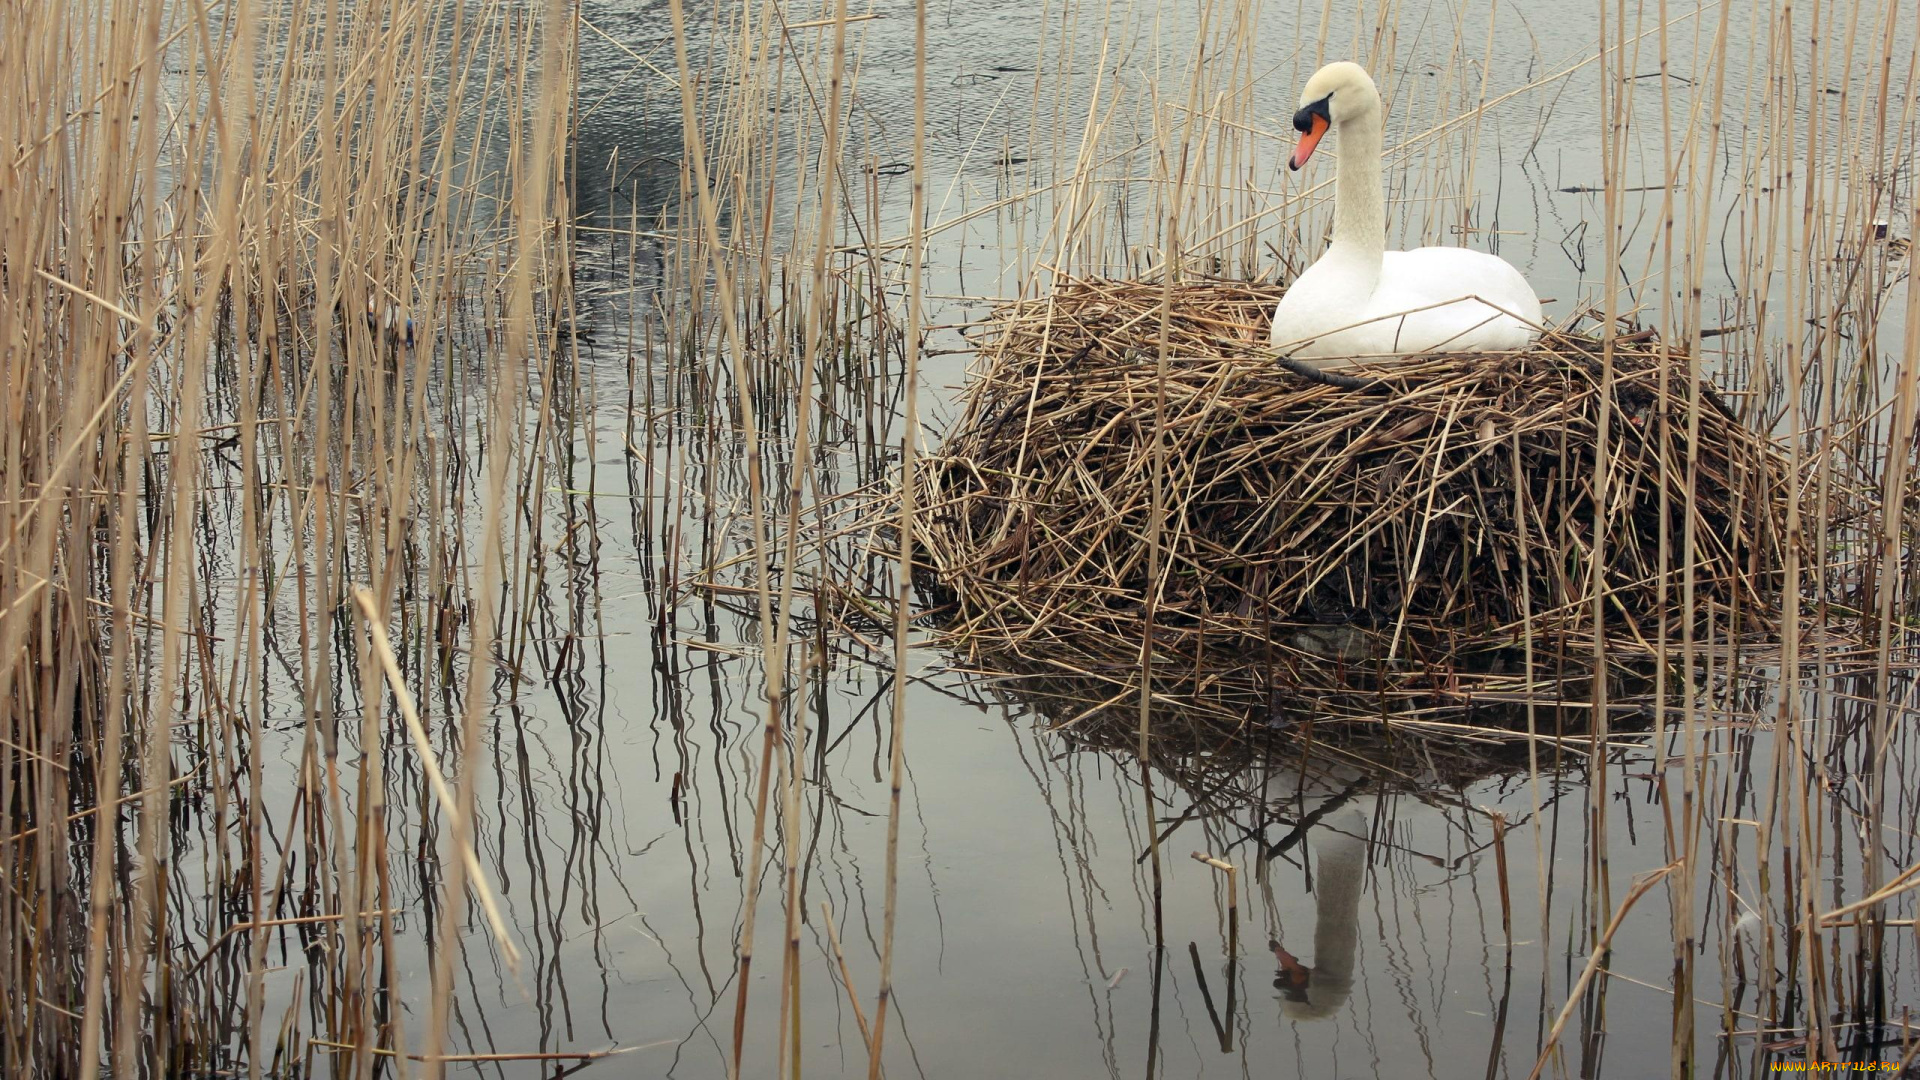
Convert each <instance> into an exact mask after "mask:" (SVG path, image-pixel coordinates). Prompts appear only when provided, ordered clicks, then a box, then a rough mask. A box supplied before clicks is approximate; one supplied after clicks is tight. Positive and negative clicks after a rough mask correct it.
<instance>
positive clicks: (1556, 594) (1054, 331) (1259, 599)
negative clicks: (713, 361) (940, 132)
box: [915, 279, 1792, 690]
mask: <svg viewBox="0 0 1920 1080" xmlns="http://www.w3.org/2000/svg"><path fill="white" fill-rule="evenodd" d="M1280 293H1281V289H1279V288H1278V287H1273V286H1263V285H1249V284H1244V283H1236V282H1222V281H1208V280H1200V281H1190V282H1181V283H1178V284H1174V285H1172V286H1171V287H1163V286H1162V285H1161V284H1159V283H1156V282H1143V281H1115V280H1104V279H1081V280H1072V281H1068V282H1065V283H1063V284H1062V285H1061V286H1060V287H1058V288H1057V289H1056V290H1055V291H1054V292H1052V293H1051V294H1050V295H1048V296H1045V297H1041V298H1036V299H1033V300H1029V301H1025V302H1021V303H1016V304H1012V305H1008V306H1006V307H1003V308H1001V309H999V310H998V311H996V312H995V313H994V314H993V315H992V316H991V317H990V318H989V319H988V320H986V321H985V322H984V323H983V324H981V325H979V326H977V327H976V328H975V331H976V336H977V338H978V340H979V341H980V350H979V354H978V357H977V360H976V364H975V367H974V371H973V378H972V380H971V381H970V382H969V383H968V385H967V387H966V390H965V394H964V400H965V404H964V410H963V412H962V414H961V419H960V421H959V423H958V424H957V425H956V426H955V427H954V429H953V430H951V431H950V432H949V433H948V434H947V436H946V438H945V440H944V442H943V443H942V445H941V447H940V450H939V453H938V454H937V455H933V456H930V457H928V458H927V459H925V460H924V461H923V462H922V464H921V467H920V469H919V470H918V471H917V472H916V474H915V479H916V485H917V488H918V497H919V500H920V504H921V505H922V506H923V507H925V511H924V513H922V514H921V515H920V517H919V518H918V519H917V522H916V525H917V534H916V536H915V541H916V544H917V545H918V546H919V547H921V548H922V549H923V550H924V551H925V553H926V560H925V562H924V564H923V566H924V569H925V573H924V574H923V576H922V580H923V582H924V583H925V585H926V587H927V589H928V591H929V593H930V594H932V596H933V597H935V598H936V599H939V600H942V601H945V602H948V603H951V604H952V605H953V611H952V613H951V618H950V619H949V620H948V621H947V624H946V627H945V629H946V633H947V635H948V637H949V639H950V640H951V641H952V642H953V643H954V644H955V645H956V646H957V647H959V648H962V649H964V650H967V651H969V652H972V653H975V654H996V655H1003V656H1023V657H1026V658H1028V659H1033V658H1036V657H1039V658H1045V659H1047V660H1048V661H1050V662H1053V663H1057V664H1068V665H1077V666H1081V667H1098V666H1104V665H1112V664H1114V663H1137V650H1138V647H1137V645H1134V644H1132V643H1136V642H1138V641H1139V640H1140V639H1141V638H1142V637H1143V636H1144V629H1143V617H1144V613H1145V612H1146V611H1147V610H1148V608H1149V594H1152V597H1153V599H1152V605H1151V609H1152V611H1153V612H1154V623H1153V627H1152V638H1153V645H1154V649H1155V650H1156V656H1157V657H1159V658H1161V659H1163V660H1164V661H1165V662H1168V663H1171V664H1172V665H1173V666H1175V667H1176V668H1178V667H1182V666H1187V667H1202V666H1204V667H1206V668H1207V669H1208V670H1210V671H1213V672H1215V674H1216V675H1217V676H1218V677H1220V678H1222V679H1228V680H1232V679H1245V680H1247V681H1249V682H1252V683H1254V684H1259V685H1264V684H1266V683H1268V682H1277V684H1278V685H1282V686H1287V687H1291V688H1296V689H1316V688H1317V689H1325V690H1332V689H1334V688H1336V687H1339V686H1342V685H1345V684H1346V682H1347V676H1348V674H1349V672H1348V669H1350V668H1360V669H1364V670H1368V671H1375V672H1377V673H1381V674H1386V673H1387V672H1389V671H1390V670H1391V669H1395V668H1398V669H1402V670H1403V671H1404V672H1406V676H1405V677H1415V676H1416V675H1417V674H1418V673H1419V672H1422V671H1424V670H1426V669H1425V666H1424V665H1421V664H1407V663H1404V661H1406V660H1407V659H1408V658H1409V656H1410V655H1422V656H1458V655H1461V654H1471V653H1472V652H1474V651H1476V650H1481V651H1485V650H1490V649H1497V648H1502V647H1508V646H1515V645H1517V644H1518V643H1519V642H1520V640H1521V638H1522V636H1523V635H1525V634H1532V635H1535V636H1536V637H1537V639H1538V640H1540V641H1542V642H1552V641H1555V640H1567V639H1572V640H1582V641H1584V640H1587V639H1588V638H1590V637H1591V635H1592V633H1593V625H1592V621H1591V620H1592V616H1593V612H1594V606H1595V605H1594V603H1593V599H1594V597H1595V595H1596V592H1597V593H1598V594H1599V595H1600V596H1602V597H1603V598H1604V602H1605V606H1606V608H1607V609H1608V611H1609V612H1610V613H1611V614H1612V615H1614V616H1616V618H1615V619H1614V621H1612V622H1611V623H1610V625H1609V626H1608V627H1607V632H1610V633H1615V634H1619V635H1621V636H1622V637H1623V638H1625V639H1626V640H1628V641H1639V642H1642V643H1644V642H1648V641H1652V640H1655V639H1658V638H1660V637H1661V636H1662V635H1663V634H1665V635H1667V636H1669V637H1673V638H1676V639H1677V638H1678V636H1679V634H1680V626H1679V625H1678V622H1677V620H1678V617H1679V613H1678V612H1676V611H1674V610H1673V609H1672V607H1671V605H1669V603H1668V598H1669V597H1670V596H1672V595H1676V594H1677V593H1678V590H1679V586H1680V582H1681V580H1682V578H1683V576H1684V575H1685V573H1686V571H1687V570H1688V568H1689V567H1688V563H1689V562H1691V571H1692V574H1693V576H1694V580H1695V583H1696V587H1697V588H1698V589H1699V597H1700V603H1701V607H1700V608H1698V609H1696V610H1704V609H1705V605H1706V604H1709V603H1711V604H1716V605H1718V606H1719V607H1720V608H1721V609H1722V610H1723V611H1725V612H1727V613H1729V615H1730V616H1732V617H1733V618H1735V619H1737V620H1738V621H1739V622H1740V623H1741V624H1742V625H1744V626H1745V627H1746V628H1747V629H1748V630H1750V631H1764V630H1765V629H1766V628H1767V627H1768V626H1770V625H1771V624H1772V622H1773V620H1774V618H1775V611H1776V603H1775V601H1776V596H1777V591H1778V589H1779V585H1780V581H1779V573H1778V567H1779V565H1780V562H1781V547H1782V545H1783V543H1784V539H1783V538H1784V527H1783V523H1784V516H1785V507H1786V501H1787V499H1788V498H1789V497H1790V493H1791V490H1792V485H1791V483H1790V479H1789V478H1790V473H1789V472H1788V469H1787V466H1786V460H1785V456H1784V454H1783V453H1782V451H1781V450H1780V449H1779V448H1778V447H1776V446H1775V445H1774V443H1773V442H1772V441H1771V440H1770V439H1768V438H1767V437H1765V436H1763V435H1761V434H1758V433H1756V432H1754V431H1752V430H1751V429H1749V428H1748V427H1747V426H1746V425H1745V424H1743V423H1742V422H1741V421H1739V420H1738V419H1737V418H1735V417H1734V415H1733V414H1732V413H1731V411H1729V410H1728V409H1727V407H1726V406H1725V405H1724V404H1723V403H1722V401H1721V399H1720V397H1719V396H1718V394H1717V393H1716V392H1715V390H1714V389H1713V387H1712V386H1711V385H1710V384H1708V383H1706V382H1705V381H1703V380H1697V379H1690V378H1689V364H1688V360H1687V358H1686V357H1685V356H1683V355H1680V354H1678V353H1676V352H1673V351H1672V350H1670V349H1669V348H1667V347H1666V346H1664V345H1662V344H1661V343H1660V342H1659V341H1658V340H1656V339H1655V337H1654V336H1653V335H1651V334H1647V333H1638V332H1633V331H1631V330H1630V329H1627V328H1621V329H1619V330H1618V331H1617V332H1616V334H1615V335H1614V337H1613V340H1612V341H1611V342H1608V341H1606V340H1604V339H1603V338H1602V337H1601V336H1599V335H1598V334H1597V333H1595V332H1593V331H1591V330H1589V331H1586V332H1578V331H1574V330H1570V329H1560V330H1553V331H1550V332H1548V333H1547V334H1546V335H1545V337H1544V338H1543V339H1542V340H1541V342H1540V343H1539V344H1538V345H1537V346H1535V347H1533V348H1531V349H1528V350H1526V351H1524V352H1519V353H1513V354H1498V355H1481V354H1469V355H1453V356H1434V357H1427V358H1421V359H1418V360H1414V361H1411V362H1407V363H1404V364H1398V365H1394V366H1391V367H1384V366H1383V367H1372V368H1362V369H1356V371H1355V374H1356V375H1358V376H1361V377H1362V379H1349V383H1350V385H1343V386H1335V385H1328V384H1325V383H1321V382H1316V381H1313V380H1311V379H1309V378H1306V377H1303V376H1302V375H1300V374H1297V373H1295V372H1292V371H1289V370H1285V369H1283V368H1281V367H1279V366H1277V365H1276V364H1275V363H1274V361H1273V358H1272V356H1271V354H1270V353H1269V352H1268V351H1267V350H1266V349H1265V348H1264V345H1265V339H1266V333H1267V331H1266V323H1267V319H1268V317H1269V314H1270V313H1271V311H1272V309H1273V305H1274V303H1275V302H1276V301H1277V299H1278V298H1279V295H1280ZM1163 334H1164V340H1165V342H1166V348H1167V350H1168V354H1169V363H1168V367H1167V374H1166V378H1165V379H1164V381H1163V380H1162V378H1161V376H1160V375H1159V373H1158V369H1157V368H1156V365H1155V364H1153V363H1151V362H1148V360H1147V359H1146V358H1147V357H1151V356H1154V355H1156V354H1158V352H1159V351H1160V348H1161V342H1162V335H1163ZM1603 354H1605V355H1606V356H1608V357H1609V358H1610V362H1611V373H1610V375H1609V376H1606V377H1605V378H1604V379H1603ZM1367 379H1370V380H1372V381H1371V382H1368V383H1367V384H1366V385H1351V383H1354V382H1360V381H1364V380H1367ZM1689 386H1691V387H1693V388H1694V390H1693V393H1697V395H1698V399H1699V401H1700V402H1701V403H1703V405H1702V408H1701V409H1700V416H1701V423H1700V426H1699V429H1698V432H1697V434H1691V433H1689V432H1688V431H1687V430H1686V429H1685V428H1683V427H1682V426H1681V425H1680V424H1679V423H1677V422H1673V421H1674V419H1675V418H1677V417H1678V416H1679V415H1680V412H1681V410H1682V409H1684V408H1685V407H1686V406H1687V401H1686V399H1687V397H1688V395H1689V390H1688V387H1689ZM1604 408H1611V409H1612V410H1613V411H1614V413H1615V416H1616V417H1617V418H1618V419H1619V420H1624V423H1618V421H1617V435H1616V439H1615V442H1614V444H1613V446H1612V447H1611V448H1610V453H1609V455H1608V462H1607V465H1606V467H1605V472H1606V473H1607V476H1606V478H1605V482H1606V485H1607V490H1608V492H1609V496H1608V498H1607V500H1606V503H1605V510H1604V512H1602V511H1601V510H1600V509H1599V507H1600V502H1599V500H1597V499H1596V498H1595V497H1594V486H1593V485H1594V481H1595V477H1596V473H1595V458H1596V456H1597V454H1598V439H1597V429H1598V423H1599V414H1600V412H1601V411H1602V409H1604ZM1157 415H1158V416H1161V417H1163V418H1164V419H1163V420H1162V421H1160V422H1159V423H1158V424H1157V423H1156V416H1157ZM1160 432H1165V433H1166V438H1167V442H1168V446H1169V449H1168V451H1167V460H1166V461H1165V470H1166V471H1165V475H1166V477H1167V484H1166V501H1165V506H1164V508H1163V512H1164V515H1165V526H1164V531H1163V533H1162V536H1163V538H1164V556H1163V562H1162V569H1161V572H1160V574H1159V576H1158V577H1157V578H1156V577H1149V567H1148V560H1147V558H1146V552H1145V547H1144V545H1143V543H1142V538H1143V537H1144V536H1145V535H1146V533H1147V529H1148V518H1149V514H1150V504H1151V502H1152V498H1151V492H1150V490H1149V485H1150V478H1151V476H1152V475H1153V472H1154V468H1153V463H1152V454H1153V448H1154V444H1155V443H1156V441H1157V440H1158V438H1159V437H1160ZM1688 501H1690V502H1691V503H1692V504H1693V508H1694V513H1695V515H1696V516H1695V520H1696V522H1697V528H1696V529H1695V531H1694V532H1693V540H1694V545H1695V546H1694V548H1693V549H1692V553H1691V558H1690V559H1689V557H1688V556H1687V554H1686V552H1687V548H1686V547H1685V539H1686V538H1685V537H1683V536H1682V534H1681V529H1680V523H1681V522H1682V520H1683V519H1684V518H1685V507H1684V505H1683V503H1684V502H1688ZM1663 504H1664V505H1663ZM1596 517H1602V518H1604V520H1603V521H1601V522H1598V523H1596V521H1595V519H1596ZM1596 527H1600V528H1604V530H1605V533H1606V536H1607V543H1608V554H1609V558H1608V559H1607V561H1606V563H1605V564H1604V565H1601V566H1597V567H1596V566H1595V565H1594V564H1593V563H1592V559H1591V556H1590V552H1591V547H1590V545H1591V543H1592V541H1593V538H1594V535H1595V529H1596ZM1662 530H1665V535H1664V537H1663V535H1662ZM1663 547H1664V548H1665V549H1668V550H1670V551H1671V552H1673V553H1675V554H1674V557H1672V558H1666V559H1664V560H1663V559H1662V557H1661V555H1662V550H1663ZM1203 658H1204V659H1203ZM1469 662H1470V661H1469ZM1222 664H1224V667H1222V666H1221V665H1222ZM1392 681H1394V680H1393V679H1391V677H1389V682H1392Z"/></svg>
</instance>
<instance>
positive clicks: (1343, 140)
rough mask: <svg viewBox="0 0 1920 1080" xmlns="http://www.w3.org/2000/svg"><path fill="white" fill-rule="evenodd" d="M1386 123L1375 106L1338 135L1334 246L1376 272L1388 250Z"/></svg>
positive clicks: (1351, 120)
mask: <svg viewBox="0 0 1920 1080" xmlns="http://www.w3.org/2000/svg"><path fill="white" fill-rule="evenodd" d="M1382 127H1383V125H1382V123H1381V117H1380V108H1379V106H1377V105H1376V106H1375V107H1373V108H1372V109H1368V110H1366V111H1365V112H1362V113H1360V114H1359V115H1358V116H1353V117H1349V118H1348V119H1347V120H1345V121H1343V122H1342V123H1341V125H1340V130H1339V132H1337V133H1336V134H1335V136H1334V142H1335V145H1336V147H1337V149H1338V152H1339V158H1338V162H1339V175H1338V177H1337V178H1336V180H1335V181H1334V191H1333V247H1334V248H1337V249H1343V250H1342V253H1343V254H1347V255H1351V256H1353V257H1356V258H1357V259H1360V260H1364V261H1365V262H1366V263H1368V264H1370V265H1372V266H1373V267H1374V268H1375V270H1376V272H1377V270H1378V268H1379V265H1380V257H1381V256H1382V255H1383V254H1385V253H1386V250H1387V200H1386V195H1385V193H1384V192H1383V191H1382V190H1381V182H1380V152H1381V131H1382Z"/></svg>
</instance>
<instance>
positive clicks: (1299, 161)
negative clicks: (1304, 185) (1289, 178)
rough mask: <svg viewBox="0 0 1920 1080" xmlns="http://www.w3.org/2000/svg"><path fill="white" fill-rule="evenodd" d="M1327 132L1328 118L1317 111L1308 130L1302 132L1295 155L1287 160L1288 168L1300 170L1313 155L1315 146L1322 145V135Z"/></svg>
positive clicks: (1294, 149) (1295, 148) (1294, 151)
mask: <svg viewBox="0 0 1920 1080" xmlns="http://www.w3.org/2000/svg"><path fill="white" fill-rule="evenodd" d="M1326 133H1327V118H1326V117H1324V116H1321V115H1319V114H1318V113H1315V114H1314V116H1313V119H1312V120H1311V121H1310V122H1309V124H1308V127H1307V130H1305V131H1303V132H1301V133H1300V145H1298V146H1296V147H1294V148H1293V157H1292V159H1290V160H1289V161H1288V162H1287V168H1289V169H1293V170H1295V171H1298V170H1299V168H1300V166H1302V165H1305V164H1306V163H1307V159H1308V158H1310V157H1312V156H1313V148H1314V147H1316V146H1319V145H1320V136H1322V135H1325V134H1326Z"/></svg>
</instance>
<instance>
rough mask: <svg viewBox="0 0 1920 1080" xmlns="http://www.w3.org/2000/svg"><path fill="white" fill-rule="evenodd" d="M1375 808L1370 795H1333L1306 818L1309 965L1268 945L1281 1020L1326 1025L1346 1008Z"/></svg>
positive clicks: (1275, 945)
mask: <svg viewBox="0 0 1920 1080" xmlns="http://www.w3.org/2000/svg"><path fill="white" fill-rule="evenodd" d="M1373 808H1374V798H1373V797H1372V796H1370V795H1361V796H1348V795H1336V796H1334V797H1333V798H1330V799H1328V800H1327V802H1326V803H1323V804H1322V806H1321V808H1320V809H1319V810H1316V811H1315V812H1314V813H1313V814H1310V815H1309V816H1308V818H1307V820H1308V821H1309V822H1311V824H1309V825H1307V847H1308V850H1309V851H1310V852H1311V856H1312V861H1311V863H1310V865H1311V868H1312V869H1311V878H1310V881H1311V890H1312V893H1313V910H1314V920H1313V952H1312V954H1311V958H1312V962H1311V963H1308V962H1305V961H1303V960H1302V959H1301V958H1300V957H1299V956H1296V955H1295V954H1294V953H1292V952H1290V951H1289V950H1288V949H1287V948H1286V947H1285V946H1284V945H1282V944H1281V943H1280V942H1279V941H1277V940H1270V941H1268V942H1267V947H1268V948H1270V949H1272V950H1273V956H1274V959H1275V960H1277V961H1279V964H1280V967H1279V971H1278V972H1277V974H1276V975H1275V977H1274V980H1273V986H1274V989H1276V990H1278V991H1280V1014H1281V1015H1282V1016H1285V1017H1287V1018H1288V1019H1290V1020H1294V1021H1301V1020H1323V1019H1326V1018H1327V1017H1330V1016H1332V1015H1333V1014H1334V1013H1336V1012H1338V1011H1339V1009H1340V1007H1341V1006H1342V1005H1345V1004H1346V1002H1347V997H1348V995H1349V994H1351V993H1352V991H1353V965H1354V954H1355V952H1357V951H1358V948H1359V944H1360V929H1359V918H1360V893H1361V891H1362V889H1363V888H1364V887H1365V883H1366V875H1367V851H1368V835H1369V831H1370V829H1371V826H1372V812H1373ZM1314 819H1317V820H1314ZM1283 843H1284V842H1283Z"/></svg>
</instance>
